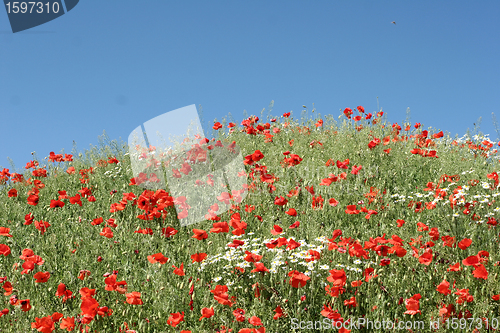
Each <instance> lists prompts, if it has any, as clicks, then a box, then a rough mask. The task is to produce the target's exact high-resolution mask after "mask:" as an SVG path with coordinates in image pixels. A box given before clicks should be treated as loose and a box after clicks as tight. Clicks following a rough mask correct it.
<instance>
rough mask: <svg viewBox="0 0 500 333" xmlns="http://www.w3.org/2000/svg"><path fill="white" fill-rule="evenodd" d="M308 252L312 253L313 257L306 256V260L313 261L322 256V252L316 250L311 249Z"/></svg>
mask: <svg viewBox="0 0 500 333" xmlns="http://www.w3.org/2000/svg"><path fill="white" fill-rule="evenodd" d="M308 253H309V254H310V255H311V257H309V258H306V259H305V261H306V262H311V261H315V260H319V259H320V258H321V254H320V253H319V252H318V251H315V250H309V251H308Z"/></svg>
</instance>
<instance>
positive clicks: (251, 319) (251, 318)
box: [248, 316, 264, 326]
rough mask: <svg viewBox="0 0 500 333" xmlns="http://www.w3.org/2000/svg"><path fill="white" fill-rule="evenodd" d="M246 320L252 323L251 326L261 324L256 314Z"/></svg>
mask: <svg viewBox="0 0 500 333" xmlns="http://www.w3.org/2000/svg"><path fill="white" fill-rule="evenodd" d="M248 322H249V323H250V324H252V325H253V326H263V325H264V324H262V321H261V320H260V318H259V317H257V316H252V317H250V318H249V319H248Z"/></svg>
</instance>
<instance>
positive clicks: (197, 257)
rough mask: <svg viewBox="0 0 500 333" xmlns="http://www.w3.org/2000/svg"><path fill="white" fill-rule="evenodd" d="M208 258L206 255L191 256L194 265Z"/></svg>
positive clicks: (196, 254)
mask: <svg viewBox="0 0 500 333" xmlns="http://www.w3.org/2000/svg"><path fill="white" fill-rule="evenodd" d="M206 257H207V254H206V253H195V254H192V255H191V260H192V261H193V263H195V262H202V261H203V260H205V258H206Z"/></svg>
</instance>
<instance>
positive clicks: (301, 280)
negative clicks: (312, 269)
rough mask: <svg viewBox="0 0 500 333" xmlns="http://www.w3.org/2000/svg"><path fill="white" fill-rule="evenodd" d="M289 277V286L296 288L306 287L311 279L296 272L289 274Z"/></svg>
mask: <svg viewBox="0 0 500 333" xmlns="http://www.w3.org/2000/svg"><path fill="white" fill-rule="evenodd" d="M288 276H289V277H290V281H289V284H290V285H291V286H292V287H294V288H301V287H304V286H305V285H306V283H307V281H308V280H310V279H311V278H310V277H309V276H307V275H305V274H303V273H301V272H299V271H296V270H293V271H291V272H289V273H288Z"/></svg>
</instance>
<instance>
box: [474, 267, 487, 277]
mask: <svg viewBox="0 0 500 333" xmlns="http://www.w3.org/2000/svg"><path fill="white" fill-rule="evenodd" d="M472 275H474V277H475V278H477V279H484V280H486V279H487V278H488V271H487V270H486V267H484V265H483V264H478V265H476V266H474V270H473V271H472Z"/></svg>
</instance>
